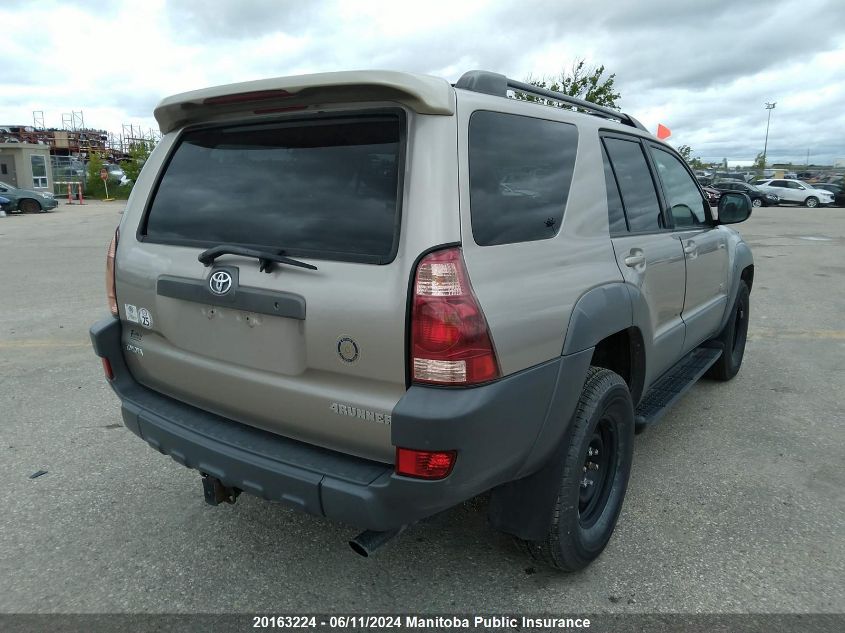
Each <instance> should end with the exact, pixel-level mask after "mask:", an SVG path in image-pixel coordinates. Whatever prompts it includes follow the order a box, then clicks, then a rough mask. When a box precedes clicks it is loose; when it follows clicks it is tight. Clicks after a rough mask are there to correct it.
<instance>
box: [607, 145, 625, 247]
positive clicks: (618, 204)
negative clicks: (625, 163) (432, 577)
mask: <svg viewBox="0 0 845 633" xmlns="http://www.w3.org/2000/svg"><path fill="white" fill-rule="evenodd" d="M601 157H602V161H603V162H604V184H605V187H606V188H607V222H608V226H609V228H610V234H611V235H613V234H614V233H624V232H625V231H627V230H628V223H627V222H626V221H625V209H624V208H623V207H622V198H621V197H620V196H619V186H618V185H617V184H616V176H614V175H613V168H612V167H611V166H610V159H609V158H608V157H607V150H605V149H604V145H602V148H601Z"/></svg>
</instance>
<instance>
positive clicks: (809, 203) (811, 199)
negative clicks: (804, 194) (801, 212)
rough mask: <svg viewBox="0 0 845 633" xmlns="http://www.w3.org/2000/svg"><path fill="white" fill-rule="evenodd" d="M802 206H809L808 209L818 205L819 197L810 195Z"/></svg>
mask: <svg viewBox="0 0 845 633" xmlns="http://www.w3.org/2000/svg"><path fill="white" fill-rule="evenodd" d="M804 206H805V207H809V208H810V209H815V208H816V207H817V206H819V199H818V198H816V197H814V196H810V197H809V198H807V199H806V200H804Z"/></svg>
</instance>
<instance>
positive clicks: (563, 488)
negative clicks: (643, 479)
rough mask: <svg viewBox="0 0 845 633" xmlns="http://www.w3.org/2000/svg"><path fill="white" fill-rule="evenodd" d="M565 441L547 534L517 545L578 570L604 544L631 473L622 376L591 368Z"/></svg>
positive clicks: (630, 429) (630, 421)
mask: <svg viewBox="0 0 845 633" xmlns="http://www.w3.org/2000/svg"><path fill="white" fill-rule="evenodd" d="M568 437H569V440H568V442H569V443H568V446H567V447H566V451H565V452H564V463H563V473H562V477H561V479H560V482H559V486H558V493H557V499H556V501H555V504H554V507H553V512H552V516H551V520H550V525H549V531H548V533H547V536H546V538H545V539H543V540H540V541H522V543H523V544H524V545H525V548H526V549H527V551H528V553H529V554H530V555H531V556H532V557H533V558H534V559H535V560H538V561H540V562H543V563H545V564H547V565H549V566H551V567H554V568H556V569H559V570H561V571H577V570H579V569H583V568H584V567H586V566H587V565H589V564H590V563H591V562H592V561H593V560H595V559H596V558H597V557H598V556H599V555H600V554H601V553H602V551H603V550H604V548H605V546H607V543H608V541H609V540H610V537H611V535H612V534H613V530H614V528H615V527H616V521H617V519H618V518H619V512H620V511H621V510H622V502H623V500H624V499H625V491H626V490H627V487H628V477H629V475H630V474H631V461H632V459H633V442H634V408H633V403H632V402H631V394H630V393H629V391H628V386H627V385H626V384H625V381H624V380H623V379H622V377H621V376H619V375H618V374H616V373H614V372H612V371H610V370H609V369H603V368H601V367H591V368H590V370H589V372H588V373H587V379H586V381H585V383H584V388H583V390H582V392H581V398H580V399H579V401H578V406H577V408H576V410H575V416H574V417H573V419H572V423H571V428H570V432H569V434H568Z"/></svg>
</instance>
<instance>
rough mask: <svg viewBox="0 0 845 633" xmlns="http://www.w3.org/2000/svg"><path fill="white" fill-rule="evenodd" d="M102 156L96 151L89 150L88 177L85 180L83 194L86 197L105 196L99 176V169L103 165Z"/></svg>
mask: <svg viewBox="0 0 845 633" xmlns="http://www.w3.org/2000/svg"><path fill="white" fill-rule="evenodd" d="M104 165H105V163H104V162H103V157H102V156H101V155H100V154H99V153H98V152H91V155H90V156H89V157H88V165H87V167H86V169H87V171H88V177H87V179H86V182H85V195H86V196H87V197H88V198H105V197H106V188H105V185H103V180H102V179H101V178H100V170H101V169H102V168H103V167H104Z"/></svg>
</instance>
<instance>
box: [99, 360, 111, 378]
mask: <svg viewBox="0 0 845 633" xmlns="http://www.w3.org/2000/svg"><path fill="white" fill-rule="evenodd" d="M100 360H101V361H103V372H104V373H105V374H106V379H107V380H114V370H113V369H112V368H111V363H110V362H109V359H108V358H101V359H100Z"/></svg>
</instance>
